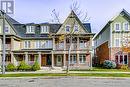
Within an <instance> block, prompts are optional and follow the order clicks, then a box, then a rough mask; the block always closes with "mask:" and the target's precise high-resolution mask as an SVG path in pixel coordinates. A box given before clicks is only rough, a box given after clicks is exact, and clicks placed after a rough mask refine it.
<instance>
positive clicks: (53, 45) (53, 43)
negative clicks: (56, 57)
mask: <svg viewBox="0 0 130 87" xmlns="http://www.w3.org/2000/svg"><path fill="white" fill-rule="evenodd" d="M53 50H55V37H53Z"/></svg>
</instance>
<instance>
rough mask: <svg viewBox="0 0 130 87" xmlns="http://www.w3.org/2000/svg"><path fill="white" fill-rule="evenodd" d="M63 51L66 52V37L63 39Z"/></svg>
mask: <svg viewBox="0 0 130 87" xmlns="http://www.w3.org/2000/svg"><path fill="white" fill-rule="evenodd" d="M64 50H66V37H65V38H64Z"/></svg>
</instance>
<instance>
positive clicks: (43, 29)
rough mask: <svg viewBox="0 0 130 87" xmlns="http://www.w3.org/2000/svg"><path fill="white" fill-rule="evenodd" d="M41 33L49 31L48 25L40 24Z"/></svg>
mask: <svg viewBox="0 0 130 87" xmlns="http://www.w3.org/2000/svg"><path fill="white" fill-rule="evenodd" d="M41 33H49V26H41Z"/></svg>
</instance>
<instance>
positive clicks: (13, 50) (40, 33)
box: [0, 11, 94, 68]
mask: <svg viewBox="0 0 130 87" xmlns="http://www.w3.org/2000/svg"><path fill="white" fill-rule="evenodd" d="M5 17H6V20H5V33H6V60H5V61H6V65H7V64H8V63H10V62H11V63H13V64H15V65H16V66H17V65H19V63H20V62H21V61H25V62H26V63H27V64H30V65H32V64H33V63H34V62H35V61H36V60H38V62H39V65H40V66H41V67H63V68H64V67H66V66H67V63H68V49H69V47H70V45H71V44H70V41H69V38H67V37H64V39H63V40H62V41H61V40H60V37H61V36H62V35H71V36H72V37H73V38H72V45H71V56H70V61H69V62H70V66H72V67H76V68H89V67H90V65H91V63H90V62H91V57H92V56H91V51H92V38H93V36H94V33H92V32H91V26H90V23H82V22H81V21H80V20H79V18H78V17H77V15H76V14H75V13H74V11H71V13H70V14H69V16H68V17H67V18H66V20H65V21H64V23H62V24H52V23H41V24H35V23H28V24H21V23H19V22H18V21H16V20H14V19H13V18H11V17H10V16H8V15H6V16H5ZM72 28H73V30H74V31H75V32H74V33H70V31H71V29H72ZM2 33H3V15H2V14H1V13H0V63H1V62H2V49H3V48H2V43H3V41H2V40H3V34H2Z"/></svg>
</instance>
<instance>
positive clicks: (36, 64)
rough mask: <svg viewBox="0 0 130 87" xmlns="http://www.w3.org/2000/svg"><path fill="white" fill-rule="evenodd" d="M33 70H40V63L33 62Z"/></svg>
mask: <svg viewBox="0 0 130 87" xmlns="http://www.w3.org/2000/svg"><path fill="white" fill-rule="evenodd" d="M32 70H33V71H36V70H40V65H39V64H38V62H37V61H36V62H35V63H34V64H33V66H32Z"/></svg>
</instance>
